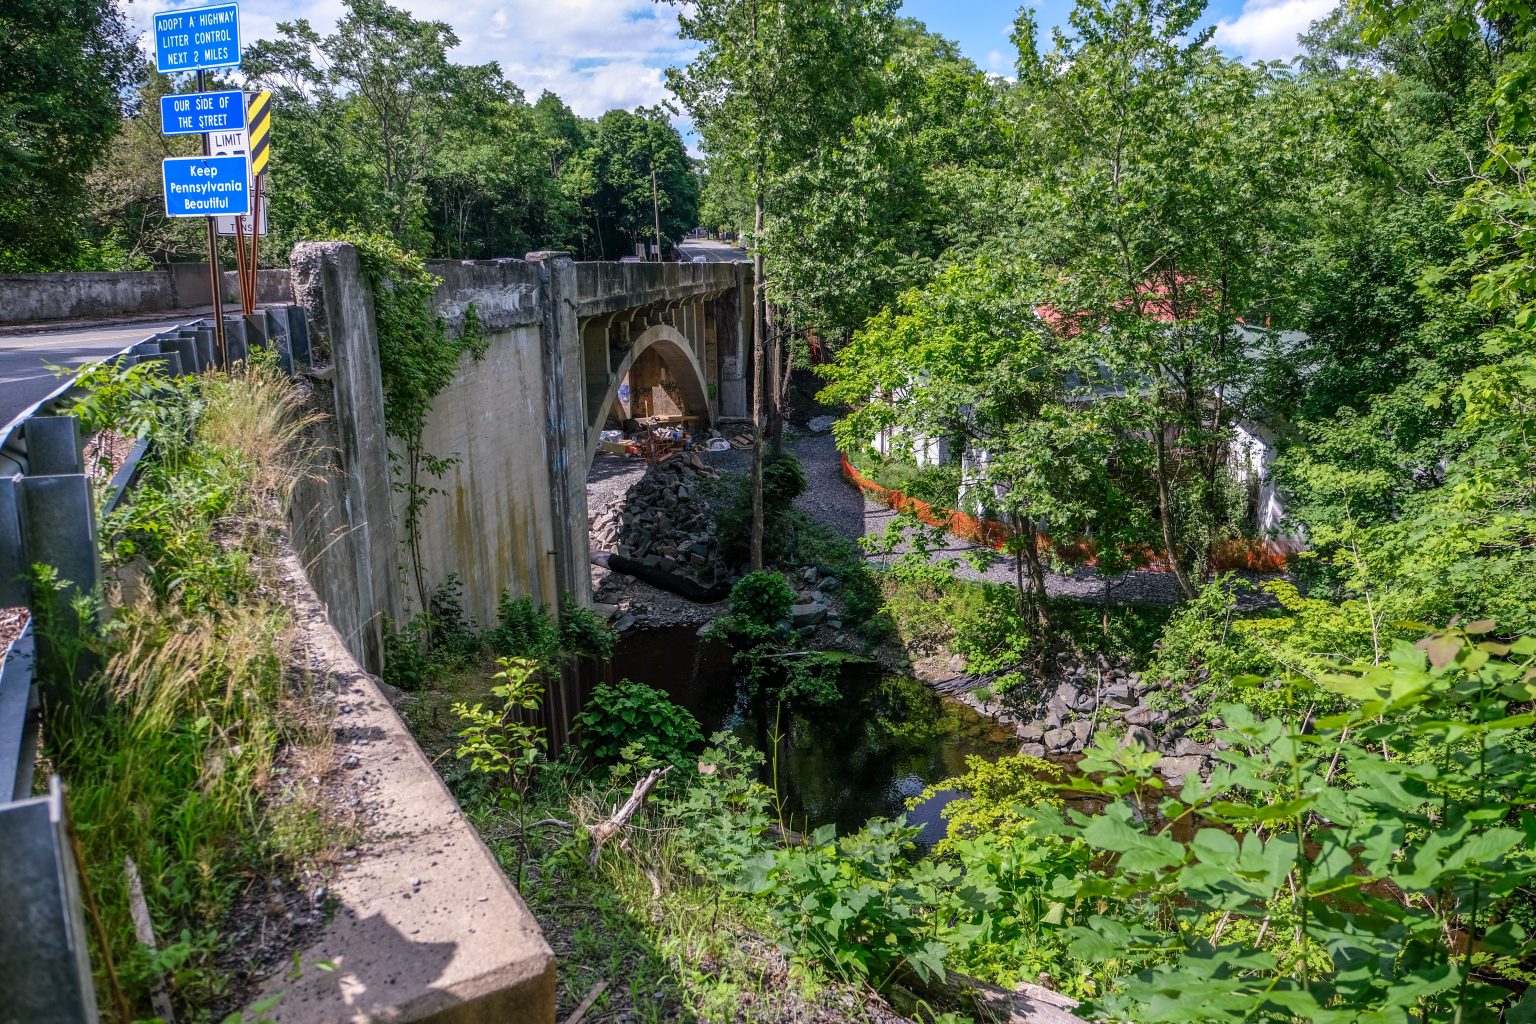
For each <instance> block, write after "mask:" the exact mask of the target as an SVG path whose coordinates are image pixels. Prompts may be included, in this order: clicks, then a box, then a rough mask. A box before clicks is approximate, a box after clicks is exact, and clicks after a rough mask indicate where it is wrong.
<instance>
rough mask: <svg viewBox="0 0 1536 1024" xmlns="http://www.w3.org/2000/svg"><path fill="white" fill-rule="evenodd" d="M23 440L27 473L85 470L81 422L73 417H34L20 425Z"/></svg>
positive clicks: (47, 473)
mask: <svg viewBox="0 0 1536 1024" xmlns="http://www.w3.org/2000/svg"><path fill="white" fill-rule="evenodd" d="M22 439H23V440H24V441H26V442H27V473H28V474H29V475H34V476H49V475H53V474H58V473H80V472H83V471H84V468H85V459H84V453H85V443H84V441H83V440H82V439H81V437H80V421H79V420H77V419H75V418H74V417H73V416H33V417H32V418H31V419H29V420H27V422H26V425H25V426H23V427H22Z"/></svg>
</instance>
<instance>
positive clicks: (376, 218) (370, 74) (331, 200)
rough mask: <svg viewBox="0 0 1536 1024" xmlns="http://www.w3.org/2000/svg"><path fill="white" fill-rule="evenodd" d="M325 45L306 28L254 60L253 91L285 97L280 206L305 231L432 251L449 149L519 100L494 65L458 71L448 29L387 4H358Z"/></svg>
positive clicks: (292, 28) (356, 0)
mask: <svg viewBox="0 0 1536 1024" xmlns="http://www.w3.org/2000/svg"><path fill="white" fill-rule="evenodd" d="M346 7H347V10H346V14H344V15H343V16H342V18H341V20H340V21H339V22H338V23H337V25H336V30H335V31H334V32H332V33H331V34H330V35H328V36H324V37H322V36H321V35H320V34H319V33H318V32H316V31H315V30H314V28H313V27H312V26H311V25H310V24H309V22H307V21H305V20H303V19H300V20H298V21H294V22H280V23H279V24H278V33H279V37H278V38H277V39H275V40H262V41H260V42H257V43H256V44H255V45H253V46H251V47H250V48H249V50H248V51H247V53H246V58H245V65H244V67H245V70H246V72H247V74H248V75H250V77H251V79H252V81H253V82H255V83H256V84H258V85H261V86H262V87H265V88H270V89H273V90H274V91H276V92H277V93H278V94H279V98H280V99H281V109H282V111H283V115H282V116H281V117H279V118H277V119H274V122H273V124H274V128H273V150H274V152H280V153H282V154H283V156H284V162H285V163H286V164H288V166H287V167H281V168H280V165H279V164H278V163H277V161H275V160H274V164H273V169H274V175H273V179H274V180H273V192H274V203H291V206H290V207H289V211H290V213H291V214H293V215H295V216H294V219H295V221H296V223H295V228H298V229H300V230H303V231H305V232H306V233H320V232H326V233H334V232H335V231H336V230H339V229H342V228H347V227H355V228H361V229H363V230H376V231H385V232H388V233H389V234H390V235H392V236H393V237H395V238H396V239H399V240H400V241H401V242H403V243H404V244H406V245H408V246H411V247H417V248H419V247H423V246H424V244H425V243H426V241H427V238H428V233H427V224H426V221H427V210H426V205H427V197H426V186H425V181H426V178H427V177H428V175H429V174H430V173H431V171H432V169H433V167H434V165H435V163H436V161H437V158H438V154H439V152H440V149H441V148H442V145H443V140H444V138H445V137H447V136H451V135H452V134H453V133H454V132H455V131H456V130H459V129H462V127H463V125H465V124H466V123H470V122H473V121H474V120H475V119H477V118H490V117H492V116H493V115H494V113H495V112H496V110H497V109H498V105H500V104H505V103H509V102H515V101H516V100H518V99H519V97H518V95H517V93H516V92H515V91H514V90H513V88H512V87H511V86H509V85H508V84H507V83H506V82H505V81H504V80H503V79H502V76H501V71H500V69H499V68H498V67H497V66H496V65H495V64H482V65H476V66H464V65H457V64H454V63H452V62H451V61H449V59H448V51H449V50H451V49H453V48H454V47H455V46H457V45H458V44H459V39H458V36H457V35H455V34H454V32H453V29H452V28H451V27H449V25H448V24H447V23H446V22H441V21H418V20H416V19H415V18H412V17H411V16H410V15H409V14H408V13H406V12H405V11H403V10H400V9H398V8H395V7H391V6H390V5H389V4H387V3H384V2H383V0H347V5H346Z"/></svg>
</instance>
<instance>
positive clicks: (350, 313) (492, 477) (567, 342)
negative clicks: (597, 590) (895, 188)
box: [292, 243, 750, 717]
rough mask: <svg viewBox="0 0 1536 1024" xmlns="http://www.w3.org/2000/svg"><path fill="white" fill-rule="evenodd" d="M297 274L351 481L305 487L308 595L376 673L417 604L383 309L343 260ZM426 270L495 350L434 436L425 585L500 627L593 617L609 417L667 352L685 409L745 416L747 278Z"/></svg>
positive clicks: (436, 406)
mask: <svg viewBox="0 0 1536 1024" xmlns="http://www.w3.org/2000/svg"><path fill="white" fill-rule="evenodd" d="M292 266H293V268H294V271H293V274H294V277H293V284H294V292H295V295H296V296H297V298H298V300H299V301H300V302H301V303H303V304H304V305H305V306H306V307H307V308H308V309H309V311H310V318H311V322H312V323H313V324H314V325H315V331H314V333H315V346H314V347H315V351H316V354H317V356H319V357H320V359H321V364H320V366H319V367H318V368H317V373H316V376H317V379H318V381H319V382H320V383H321V384H322V385H326V386H324V387H322V388H321V390H322V391H325V392H327V395H326V397H327V399H328V401H329V403H330V405H331V406H332V409H331V411H332V412H333V416H332V420H331V430H332V431H333V433H334V435H335V446H336V452H335V453H334V459H335V461H336V463H337V466H336V468H337V470H338V472H336V473H334V474H332V475H331V476H330V477H329V478H328V480H327V482H326V483H324V484H323V485H320V484H316V485H314V486H312V487H311V486H301V487H300V491H299V495H298V497H297V498H296V506H298V507H297V508H296V510H295V516H294V518H295V522H296V524H297V525H298V526H299V529H298V530H297V533H298V534H299V539H300V540H301V546H302V548H303V550H304V553H305V555H306V560H307V561H312V562H313V563H315V564H316V565H317V566H321V567H323V568H322V569H321V571H318V572H311V578H312V579H313V580H314V582H315V585H316V588H317V590H318V591H319V592H320V596H321V598H322V599H323V600H324V601H325V603H326V604H327V605H328V606H329V607H330V608H332V609H333V612H332V614H333V621H336V622H337V624H338V626H340V627H341V632H342V634H343V636H344V637H345V638H346V640H347V643H348V648H349V650H351V651H352V653H353V654H354V656H356V657H357V658H358V660H359V661H360V662H361V663H362V664H363V665H364V666H365V667H367V668H368V669H370V670H372V671H379V669H380V668H381V652H382V636H383V634H382V630H383V624H384V622H385V621H386V620H393V621H394V622H395V623H403V622H405V621H407V620H408V619H409V618H410V617H411V615H412V614H414V613H415V612H416V611H417V610H419V606H420V604H421V598H420V594H419V593H418V588H417V587H416V586H415V584H414V581H413V580H412V576H413V573H412V571H411V570H412V564H411V560H410V556H409V554H408V552H407V549H406V548H407V546H406V543H405V541H406V539H407V538H406V537H405V533H404V529H403V528H402V527H401V526H400V524H401V523H402V522H403V521H404V520H405V515H404V512H405V501H406V499H405V497H404V495H402V494H401V493H399V491H398V489H397V488H394V489H392V487H391V483H392V481H393V480H394V476H395V473H396V472H397V471H398V467H399V465H400V459H399V456H400V455H401V454H402V453H401V451H400V450H399V442H398V441H397V440H395V439H390V438H388V437H386V436H385V433H384V427H383V423H384V405H383V389H382V379H381V375H380V365H379V339H378V334H377V325H376V323H375V320H374V310H373V294H372V290H371V288H370V287H369V285H368V283H367V281H366V279H365V278H364V277H363V275H362V273H361V267H360V265H359V262H358V258H357V253H356V251H355V249H353V248H352V246H350V245H348V244H346V243H306V244H304V245H301V246H299V247H298V248H297V249H295V250H294V254H293V259H292ZM430 269H431V271H432V273H433V274H435V275H437V276H438V277H440V278H441V279H442V284H441V285H440V286H439V287H438V289H437V291H436V292H435V294H434V296H433V302H434V305H435V307H436V310H437V312H438V313H440V314H441V315H442V316H443V317H444V318H445V319H447V320H448V321H449V323H450V326H451V327H452V328H453V329H458V328H460V327H462V325H463V322H464V320H465V318H466V316H467V315H468V311H469V308H470V307H471V306H473V307H474V309H475V313H476V317H477V318H478V320H479V321H480V323H481V325H482V326H483V328H484V329H485V331H486V332H487V335H488V339H487V340H488V343H489V344H488V348H487V350H486V353H485V356H484V358H483V359H481V360H479V361H476V360H474V359H472V358H471V357H470V356H469V355H465V356H464V357H462V361H461V363H460V364H459V367H458V373H457V375H456V377H455V379H454V380H453V382H452V383H451V384H449V385H448V387H447V388H446V389H445V390H444V391H443V392H442V393H440V394H439V395H438V396H437V397H436V398H435V399H434V401H433V405H432V412H431V415H430V416H429V417H428V420H427V425H426V429H425V431H424V434H423V442H424V448H425V450H426V451H427V452H430V453H431V454H432V455H433V456H436V457H439V458H446V459H450V460H452V464H451V465H449V467H448V468H447V469H446V471H445V472H444V473H443V474H442V475H441V476H440V477H437V478H431V479H426V480H424V481H422V482H423V483H425V484H426V485H427V486H428V487H430V488H431V489H432V493H430V494H428V495H426V498H425V504H424V506H423V507H422V508H421V510H420V512H419V520H420V528H419V532H420V536H419V542H418V553H419V555H420V558H421V564H422V570H423V577H424V582H425V584H426V587H427V589H428V590H429V591H430V590H432V589H434V588H436V587H438V586H440V585H441V584H443V583H445V582H446V581H447V580H448V579H449V577H450V576H456V577H457V578H458V580H459V581H460V582H461V583H462V585H463V600H464V606H465V610H466V611H467V612H468V613H469V614H470V615H472V616H473V617H474V618H475V619H476V620H477V621H478V622H479V623H481V624H482V625H485V626H490V625H494V624H495V623H496V621H497V599H498V597H499V596H500V594H501V593H502V592H503V591H509V592H510V593H511V594H512V595H513V596H521V595H524V594H526V595H529V596H531V597H532V598H533V599H534V600H535V601H538V602H540V603H543V604H547V605H551V606H553V605H556V604H557V603H558V602H559V601H560V600H561V598H562V596H563V595H567V594H569V595H570V596H571V597H573V598H575V599H576V600H577V601H578V602H582V603H585V602H587V601H589V600H590V583H589V579H590V577H589V573H590V568H589V564H588V550H587V507H586V477H587V468H588V465H589V463H590V459H591V456H592V449H593V448H594V447H595V437H596V430H597V428H598V427H600V426H601V423H602V418H603V415H604V413H605V411H606V409H605V404H606V403H607V402H608V401H611V400H612V397H613V395H614V393H615V389H616V388H617V387H618V382H619V380H620V379H621V378H622V377H623V375H624V374H625V373H626V372H627V371H628V370H629V369H630V368H631V367H633V366H634V365H635V362H636V357H637V356H639V355H641V354H643V353H645V352H646V351H648V350H650V349H654V350H655V351H656V352H657V353H658V354H660V355H661V356H662V357H663V358H664V360H665V365H666V367H667V369H668V371H669V372H670V373H672V374H673V376H674V378H678V375H680V374H681V375H684V376H686V378H687V379H686V380H683V381H682V383H683V385H684V386H683V387H682V388H681V390H680V391H679V395H680V396H683V397H684V398H685V399H686V402H687V404H688V406H689V412H690V414H692V415H700V416H708V417H711V418H712V417H713V416H714V415H715V414H716V413H717V412H718V413H722V414H725V415H742V414H743V413H744V412H745V408H746V405H745V384H744V378H745V376H746V372H747V368H748V362H747V358H746V353H745V351H744V344H745V337H746V335H745V330H746V328H745V326H744V325H745V321H744V314H745V311H746V310H747V309H748V308H749V306H750V301H749V300H748V299H747V298H746V297H745V296H744V294H743V289H744V288H746V287H747V286H748V285H747V282H748V281H749V280H750V278H749V276H748V273H749V272H747V271H746V268H743V267H738V266H732V265H721V264H715V265H706V264H681V265H679V264H663V265H659V266H658V265H649V266H647V265H645V264H578V263H576V262H575V261H573V260H572V259H571V258H570V257H569V256H568V255H566V254H564V253H532V254H530V256H529V259H527V260H497V261H483V262H449V261H435V262H433V263H431V264H430ZM609 289H612V290H611V291H610V290H609ZM653 361H654V360H653ZM647 365H649V364H647ZM341 609H345V611H341ZM554 696H555V695H552V697H554ZM551 710H552V711H554V712H555V713H556V715H557V717H564V716H565V714H568V713H569V712H570V711H571V710H574V709H564V708H560V709H554V708H552V709H551Z"/></svg>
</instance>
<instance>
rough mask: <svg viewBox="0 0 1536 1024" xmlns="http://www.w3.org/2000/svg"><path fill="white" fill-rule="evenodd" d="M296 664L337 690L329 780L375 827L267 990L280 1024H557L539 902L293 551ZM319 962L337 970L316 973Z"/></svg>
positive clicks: (290, 596) (288, 563)
mask: <svg viewBox="0 0 1536 1024" xmlns="http://www.w3.org/2000/svg"><path fill="white" fill-rule="evenodd" d="M284 569H285V572H284V574H283V575H284V576H285V577H286V578H287V586H286V587H285V590H286V591H288V592H287V593H285V594H284V597H285V598H286V599H287V600H288V602H289V603H290V604H291V605H292V608H293V617H294V629H295V633H296V642H295V644H294V651H295V654H296V655H298V656H299V657H300V658H301V659H302V661H301V662H300V664H299V665H298V666H297V667H298V668H300V669H301V670H303V671H305V672H307V673H308V675H309V677H310V678H311V679H313V680H314V683H315V685H316V687H317V688H318V689H321V690H324V691H328V692H332V693H335V694H336V695H337V697H338V700H337V701H336V704H335V709H336V718H335V721H334V722H332V732H333V734H334V735H335V737H336V756H337V758H338V760H340V762H341V764H342V765H344V766H345V767H344V768H343V770H342V771H341V772H339V773H338V775H340V776H341V778H340V779H339V780H337V783H336V785H335V786H334V787H333V788H332V789H331V790H330V791H331V792H336V793H338V802H339V801H341V800H349V801H356V802H355V803H354V804H352V806H351V807H349V808H348V810H349V811H356V812H358V819H359V821H360V822H362V823H363V824H364V826H365V832H364V835H363V836H362V838H361V840H360V842H359V843H358V844H357V845H356V846H355V847H354V848H353V851H352V852H353V854H354V856H353V857H352V858H351V859H350V860H349V862H348V864H347V869H346V870H345V871H339V872H337V873H336V874H335V876H334V877H333V878H331V879H330V881H329V883H328V888H329V898H330V899H332V900H334V901H335V906H336V912H335V914H334V915H332V916H331V918H330V919H329V920H328V921H326V923H325V925H324V927H323V928H322V930H321V931H320V932H319V934H318V935H316V936H315V937H314V938H313V941H312V942H311V943H310V945H309V947H308V948H307V949H305V950H304V951H303V953H302V954H301V956H300V960H301V962H302V963H303V965H304V968H305V969H304V970H303V972H302V973H301V974H300V975H299V976H298V977H296V978H295V977H293V976H292V974H291V972H290V971H289V969H288V968H287V966H286V965H285V966H284V967H283V969H281V970H278V971H276V972H274V973H273V974H272V975H271V976H270V977H268V978H267V979H266V980H265V982H264V983H263V985H262V991H261V992H260V994H259V995H258V997H257V998H258V999H259V998H264V997H265V998H270V997H274V996H277V995H278V994H281V996H282V998H281V999H280V1000H279V1001H278V1002H277V1005H276V1007H275V1008H274V1009H272V1010H270V1011H268V1012H267V1013H266V1014H264V1015H263V1016H264V1017H270V1018H271V1019H272V1020H273V1021H275V1022H276V1024H339V1022H343V1021H345V1022H350V1024H374V1022H378V1024H384V1022H394V1024H404V1022H418V1024H473V1022H477V1021H498V1022H504V1024H554V1020H555V957H554V954H553V953H552V952H551V951H550V948H549V944H548V943H547V942H545V941H544V936H543V934H542V932H541V931H540V929H539V923H538V921H537V920H536V919H535V918H534V916H533V914H532V913H530V912H529V910H528V906H527V904H525V903H524V902H523V899H522V897H521V896H519V895H518V893H517V891H516V890H515V889H514V888H513V887H512V883H511V882H510V881H509V880H508V878H507V876H506V873H505V872H504V871H502V870H501V868H500V866H499V865H498V864H497V863H496V858H495V857H494V856H493V855H492V854H491V851H490V850H488V849H486V846H485V844H484V843H483V842H481V840H480V837H479V835H478V834H476V832H475V829H474V828H473V827H472V826H471V825H470V824H469V822H468V821H466V820H465V818H464V814H463V812H462V811H460V810H459V807H458V804H456V803H455V802H454V799H453V796H452V794H450V793H449V792H448V788H447V787H446V786H444V785H443V782H442V780H441V779H440V778H439V777H438V775H437V772H436V771H434V770H433V768H432V765H431V764H430V763H429V762H428V760H427V758H426V756H425V755H424V754H423V753H422V752H421V748H420V747H418V746H417V745H416V742H415V740H414V739H413V738H412V736H411V733H410V730H408V729H407V728H406V726H405V723H404V722H402V721H401V720H400V716H399V715H398V714H397V713H396V712H395V709H394V708H393V707H392V706H391V705H390V703H389V701H387V700H385V699H384V697H383V695H382V694H381V693H380V691H379V686H378V684H377V683H376V682H375V681H374V680H373V678H372V677H371V676H369V675H368V674H366V673H365V672H363V671H361V670H360V669H359V666H358V665H357V663H356V662H355V661H354V660H353V659H352V657H351V656H350V655H349V650H350V647H351V645H350V644H343V643H342V642H341V638H340V637H338V635H337V634H336V631H335V630H334V629H332V628H331V624H330V623H328V622H327V621H326V618H327V617H328V613H327V614H325V615H323V614H322V613H321V609H320V607H319V606H318V604H317V602H316V600H315V595H314V594H313V593H312V592H311V590H310V588H309V587H308V586H306V585H305V581H304V579H303V576H304V573H303V572H301V571H300V570H299V566H298V562H297V560H296V559H294V558H292V557H285V558H284ZM311 579H313V575H312V574H311ZM320 961H330V962H331V963H332V964H334V969H332V970H324V971H322V970H317V969H315V968H314V967H313V966H312V965H314V964H315V963H317V962H320Z"/></svg>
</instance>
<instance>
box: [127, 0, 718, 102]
mask: <svg viewBox="0 0 1536 1024" xmlns="http://www.w3.org/2000/svg"><path fill="white" fill-rule="evenodd" d="M206 2H208V0H161V2H159V3H153V2H152V3H133V4H130V5H128V6H126V7H125V8H124V9H125V11H126V13H127V14H128V16H129V18H130V19H132V20H133V21H134V22H135V23H137V24H138V25H139V26H140V27H142V28H148V26H149V23H150V19H151V17H152V15H153V13H154V11H155V10H167V9H171V8H176V7H191V6H201V5H202V4H203V3H206ZM392 2H393V3H394V4H395V6H397V7H401V8H404V9H405V10H408V11H410V12H411V14H412V15H413V16H414V17H417V18H421V19H429V20H433V21H446V22H447V23H448V24H450V25H452V26H453V30H454V32H455V33H456V34H457V35H458V37H459V46H458V48H457V49H455V50H454V51H453V59H454V60H456V61H459V62H461V63H465V64H485V63H488V62H490V61H495V62H496V63H498V64H500V65H501V69H502V72H503V73H504V74H505V75H506V76H507V78H508V79H510V80H511V81H513V82H516V83H517V84H518V85H519V86H520V87H521V88H522V89H523V91H524V92H525V93H526V94H527V96H528V99H529V100H530V101H532V100H534V99H537V98H538V95H539V93H541V92H542V91H544V90H545V89H549V90H551V91H552V92H555V93H557V94H559V96H560V97H561V98H562V99H564V100H565V101H566V102H567V103H568V104H570V106H571V107H572V109H574V110H575V111H576V112H577V113H578V114H581V115H582V116H584V117H595V116H597V115H598V114H601V113H603V111H605V110H611V109H612V108H614V107H624V108H632V107H636V106H640V105H650V104H653V103H659V102H661V101H662V100H664V99H667V98H668V97H669V95H670V94H669V93H668V91H667V88H666V84H665V80H664V77H663V72H664V69H665V68H666V67H668V66H670V65H673V64H680V63H684V62H686V61H687V60H688V59H689V57H690V56H691V55H692V49H691V47H690V46H688V45H687V44H685V43H683V42H682V41H681V40H679V39H678V35H677V15H676V13H675V12H674V11H673V9H672V8H671V7H670V6H668V5H665V4H657V3H655V2H653V0H392ZM343 11H344V5H343V3H342V0H241V4H240V29H241V35H242V39H243V41H244V42H246V43H247V44H248V43H250V42H252V41H254V40H256V39H261V38H268V39H270V38H272V37H273V36H275V35H276V33H277V23H278V22H279V21H295V20H297V19H299V18H306V19H308V20H309V22H310V23H311V24H312V25H313V26H314V27H315V29H316V30H317V31H319V32H321V33H322V34H324V33H328V32H330V31H331V30H332V29H333V28H334V27H335V25H336V22H337V20H338V19H339V18H340V17H341V15H342V13H343Z"/></svg>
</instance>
